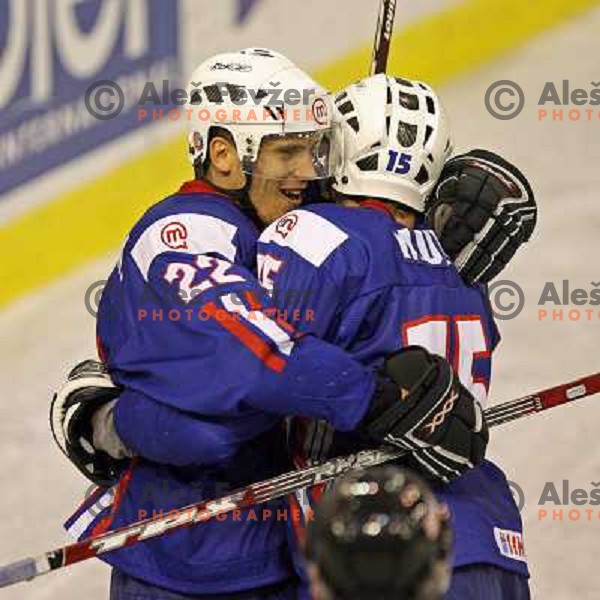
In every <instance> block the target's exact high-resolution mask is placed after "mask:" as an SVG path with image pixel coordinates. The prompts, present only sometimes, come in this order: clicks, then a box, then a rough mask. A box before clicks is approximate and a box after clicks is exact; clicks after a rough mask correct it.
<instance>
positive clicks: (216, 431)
mask: <svg viewBox="0 0 600 600" xmlns="http://www.w3.org/2000/svg"><path fill="white" fill-rule="evenodd" d="M113 414H114V422H115V427H116V430H117V433H118V435H119V438H120V439H121V440H122V441H123V443H124V444H125V445H126V446H127V448H128V449H130V450H132V451H133V452H134V453H135V454H136V455H138V456H141V457H143V458H145V459H147V460H151V461H154V462H157V463H161V464H169V465H174V466H188V465H215V464H222V463H223V462H225V461H227V460H230V459H231V458H232V457H233V456H234V455H235V453H236V452H237V449H238V448H239V444H240V442H241V441H243V433H244V430H243V429H242V430H240V431H238V430H237V429H236V428H235V427H232V423H228V424H227V426H226V425H225V424H223V423H220V422H218V421H215V420H210V419H206V418H199V417H198V416H196V415H193V414H189V413H185V412H183V411H181V410H179V409H176V408H173V407H171V406H165V405H163V404H160V403H159V402H156V401H155V400H153V399H152V398H149V397H148V396H146V395H144V394H143V393H141V392H137V391H135V390H130V389H125V390H124V391H123V393H122V394H121V396H120V397H119V399H118V400H117V403H116V405H115V409H114V413H113ZM182 440H185V444H182V443H181V441H182Z"/></svg>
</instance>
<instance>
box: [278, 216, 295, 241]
mask: <svg viewBox="0 0 600 600" xmlns="http://www.w3.org/2000/svg"><path fill="white" fill-rule="evenodd" d="M297 223H298V215H297V214H295V213H291V214H289V215H284V216H283V217H281V219H279V221H277V225H275V231H276V232H277V233H278V234H279V235H280V236H281V237H282V238H284V239H285V238H286V237H287V236H288V235H289V234H290V233H291V232H292V230H293V229H294V227H296V225H297Z"/></svg>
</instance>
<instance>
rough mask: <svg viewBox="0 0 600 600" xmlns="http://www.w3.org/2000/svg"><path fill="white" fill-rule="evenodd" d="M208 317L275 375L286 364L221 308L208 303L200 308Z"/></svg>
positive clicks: (246, 327) (242, 324)
mask: <svg viewBox="0 0 600 600" xmlns="http://www.w3.org/2000/svg"><path fill="white" fill-rule="evenodd" d="M202 312H205V313H206V314H207V315H208V316H209V317H211V318H212V319H213V320H215V321H216V322H217V323H218V324H219V325H221V327H223V328H224V329H226V330H227V331H229V333H231V334H232V335H234V336H235V337H236V338H238V340H240V342H242V344H244V346H246V348H248V350H250V352H252V354H254V355H255V356H256V357H258V358H259V359H260V360H261V361H262V362H264V363H265V365H267V367H269V369H271V370H272V371H275V372H276V373H281V372H282V371H283V369H284V368H285V365H286V364H287V363H286V361H285V360H284V359H283V358H282V357H281V356H278V355H277V354H275V353H274V352H273V349H272V348H271V346H270V345H269V344H267V342H265V341H264V340H263V339H262V338H261V337H259V336H258V335H257V334H256V333H254V332H253V331H252V330H251V329H250V328H249V327H248V326H247V325H245V324H244V323H243V322H242V321H241V320H240V319H239V318H238V317H236V316H235V315H232V314H231V313H228V312H227V311H226V310H225V309H223V308H218V307H217V305H216V304H214V302H209V303H208V304H205V305H204V306H203V307H202Z"/></svg>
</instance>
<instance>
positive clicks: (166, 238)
mask: <svg viewBox="0 0 600 600" xmlns="http://www.w3.org/2000/svg"><path fill="white" fill-rule="evenodd" d="M187 238H188V230H187V228H186V226H185V225H184V224H183V223H179V222H177V221H172V222H171V223H167V224H166V225H165V226H164V227H163V228H162V230H161V232H160V239H161V241H162V243H163V244H164V245H165V246H168V247H169V248H172V249H173V250H187V247H188V245H187Z"/></svg>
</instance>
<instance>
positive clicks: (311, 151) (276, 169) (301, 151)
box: [250, 134, 323, 224]
mask: <svg viewBox="0 0 600 600" xmlns="http://www.w3.org/2000/svg"><path fill="white" fill-rule="evenodd" d="M322 143H323V138H322V136H320V135H316V134H303V135H292V136H286V137H281V138H274V139H265V140H263V142H262V144H261V148H260V152H259V154H258V158H257V160H256V163H255V165H254V169H253V172H252V185H251V187H250V199H251V200H252V204H254V206H255V208H256V211H257V213H258V216H259V217H260V219H261V220H262V221H263V222H264V223H265V224H268V223H271V222H273V221H275V220H276V219H278V218H279V217H280V216H282V215H283V214H285V213H286V212H288V211H290V210H293V209H294V208H298V207H299V206H300V205H301V204H302V202H304V200H305V199H306V198H305V194H306V189H307V187H308V183H309V181H310V180H313V179H316V178H317V177H318V176H319V174H318V173H317V171H316V168H315V165H317V166H318V163H317V162H316V161H317V160H318V152H319V148H317V145H318V144H322Z"/></svg>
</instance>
